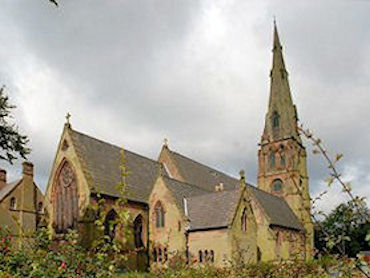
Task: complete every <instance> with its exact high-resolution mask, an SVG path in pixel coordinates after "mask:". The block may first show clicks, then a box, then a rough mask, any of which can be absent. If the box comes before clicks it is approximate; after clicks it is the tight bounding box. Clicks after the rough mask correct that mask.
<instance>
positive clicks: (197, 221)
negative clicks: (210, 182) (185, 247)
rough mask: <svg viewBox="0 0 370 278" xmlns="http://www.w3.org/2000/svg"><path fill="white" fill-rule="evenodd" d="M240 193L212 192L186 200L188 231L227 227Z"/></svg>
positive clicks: (237, 190) (237, 191)
mask: <svg viewBox="0 0 370 278" xmlns="http://www.w3.org/2000/svg"><path fill="white" fill-rule="evenodd" d="M240 194H241V191H240V190H239V189H233V190H228V191H221V192H212V193H208V194H203V195H200V196H193V197H190V198H188V199H187V203H188V212H189V219H190V231H195V230H202V229H212V228H222V227H228V226H229V225H230V224H231V221H232V219H233V216H234V213H235V210H236V208H237V206H238V203H239V200H240Z"/></svg>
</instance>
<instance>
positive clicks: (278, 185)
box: [272, 179, 283, 192]
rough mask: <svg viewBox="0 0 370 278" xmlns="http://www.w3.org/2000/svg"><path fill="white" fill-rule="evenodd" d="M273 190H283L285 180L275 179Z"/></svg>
mask: <svg viewBox="0 0 370 278" xmlns="http://www.w3.org/2000/svg"><path fill="white" fill-rule="evenodd" d="M272 190H273V191H275V192H281V191H282V190H283V182H282V181H281V179H276V180H274V181H273V183H272Z"/></svg>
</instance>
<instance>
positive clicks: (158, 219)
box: [154, 202, 165, 228]
mask: <svg viewBox="0 0 370 278" xmlns="http://www.w3.org/2000/svg"><path fill="white" fill-rule="evenodd" d="M154 211H155V226H156V227H157V228H163V227H164V224H165V218H164V209H163V206H162V204H161V202H158V203H157V204H156V206H155V208H154Z"/></svg>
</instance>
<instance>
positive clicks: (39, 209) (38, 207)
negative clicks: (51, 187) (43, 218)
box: [37, 202, 42, 213]
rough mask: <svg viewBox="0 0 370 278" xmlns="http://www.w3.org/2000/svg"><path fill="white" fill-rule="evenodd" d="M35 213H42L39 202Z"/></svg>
mask: <svg viewBox="0 0 370 278" xmlns="http://www.w3.org/2000/svg"><path fill="white" fill-rule="evenodd" d="M37 212H38V213H42V202H39V204H38V205H37Z"/></svg>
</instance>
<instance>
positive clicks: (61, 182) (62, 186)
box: [51, 160, 79, 234]
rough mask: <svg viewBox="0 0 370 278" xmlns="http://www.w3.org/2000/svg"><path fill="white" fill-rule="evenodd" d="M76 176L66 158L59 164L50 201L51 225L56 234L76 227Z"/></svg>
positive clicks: (77, 215)
mask: <svg viewBox="0 0 370 278" xmlns="http://www.w3.org/2000/svg"><path fill="white" fill-rule="evenodd" d="M77 183H78V181H77V177H76V175H75V171H74V169H73V167H72V164H70V163H69V162H68V161H67V160H63V161H62V163H61V164H60V165H59V170H58V172H57V174H56V176H55V180H54V184H53V188H52V198H51V202H52V204H53V210H54V211H53V220H52V221H53V227H54V229H55V232H56V233H57V234H60V233H66V232H67V229H74V228H76V224H77V221H78V218H79V206H78V193H77Z"/></svg>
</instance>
